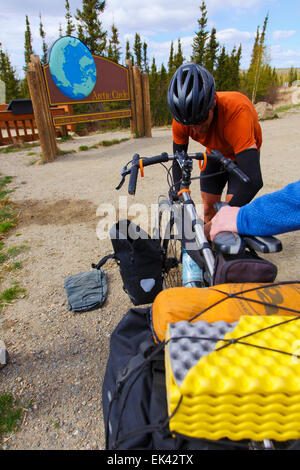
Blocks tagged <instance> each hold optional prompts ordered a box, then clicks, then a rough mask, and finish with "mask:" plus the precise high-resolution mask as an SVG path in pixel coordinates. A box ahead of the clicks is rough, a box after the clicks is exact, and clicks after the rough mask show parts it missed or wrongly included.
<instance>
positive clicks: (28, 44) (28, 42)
mask: <svg viewBox="0 0 300 470" xmlns="http://www.w3.org/2000/svg"><path fill="white" fill-rule="evenodd" d="M25 21H26V30H25V44H24V59H25V67H24V71H25V72H26V70H27V64H28V63H29V62H30V56H31V55H32V54H33V48H32V35H31V29H30V23H29V19H28V16H27V15H26V19H25Z"/></svg>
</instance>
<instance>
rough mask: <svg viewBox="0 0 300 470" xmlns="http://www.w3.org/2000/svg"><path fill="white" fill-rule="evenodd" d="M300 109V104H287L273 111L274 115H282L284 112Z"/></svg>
mask: <svg viewBox="0 0 300 470" xmlns="http://www.w3.org/2000/svg"><path fill="white" fill-rule="evenodd" d="M299 107H300V104H287V105H284V106H279V107H278V108H276V109H275V112H276V113H282V112H284V111H289V110H290V109H297V108H299Z"/></svg>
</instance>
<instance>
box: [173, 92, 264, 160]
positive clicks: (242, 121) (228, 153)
mask: <svg viewBox="0 0 300 470" xmlns="http://www.w3.org/2000/svg"><path fill="white" fill-rule="evenodd" d="M216 95H217V109H216V112H215V113H214V118H213V120H212V123H211V125H210V127H209V129H208V132H207V133H206V134H199V133H197V132H196V131H195V130H194V129H193V128H192V127H190V126H185V125H183V124H179V123H178V122H177V121H175V120H174V119H173V126H172V130H173V141H174V142H175V143H176V144H179V145H184V144H187V143H188V141H189V138H192V139H193V140H196V141H197V142H200V143H201V144H202V145H204V146H205V147H206V149H207V151H208V152H210V151H211V150H212V149H216V150H219V152H221V153H222V154H223V155H224V156H225V157H227V158H230V159H232V160H234V159H235V155H236V154H237V153H239V152H242V151H243V150H246V149H247V148H249V147H251V146H252V145H253V144H256V146H257V149H258V150H260V148H261V145H262V133H261V127H260V124H259V122H258V116H257V112H256V110H255V107H254V105H253V103H252V102H251V101H250V100H249V99H248V98H247V96H245V95H243V94H242V93H239V92H235V91H223V92H217V93H216Z"/></svg>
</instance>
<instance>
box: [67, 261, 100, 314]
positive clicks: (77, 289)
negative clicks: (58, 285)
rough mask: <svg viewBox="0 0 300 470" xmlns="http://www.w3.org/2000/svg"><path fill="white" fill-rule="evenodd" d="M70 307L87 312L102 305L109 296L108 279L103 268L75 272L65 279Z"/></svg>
mask: <svg viewBox="0 0 300 470" xmlns="http://www.w3.org/2000/svg"><path fill="white" fill-rule="evenodd" d="M64 286H65V289H66V293H67V297H68V303H69V304H68V308H69V310H72V311H73V312H87V311H88V310H94V309H96V308H99V307H101V306H102V305H103V304H104V302H105V300H106V297H107V281H106V276H105V273H104V271H102V270H101V269H98V270H93V271H86V272H82V273H78V274H73V275H72V276H69V277H68V278H67V279H65V282H64Z"/></svg>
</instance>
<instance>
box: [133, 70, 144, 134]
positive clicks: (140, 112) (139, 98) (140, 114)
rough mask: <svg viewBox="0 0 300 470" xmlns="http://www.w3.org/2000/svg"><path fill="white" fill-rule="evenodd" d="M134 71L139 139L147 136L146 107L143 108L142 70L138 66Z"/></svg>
mask: <svg viewBox="0 0 300 470" xmlns="http://www.w3.org/2000/svg"><path fill="white" fill-rule="evenodd" d="M132 69H133V83H134V94H135V109H136V125H137V132H138V136H139V137H143V136H144V135H145V126H144V107H143V89H142V79H141V71H140V68H139V67H138V66H136V65H134V66H133V67H132Z"/></svg>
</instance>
